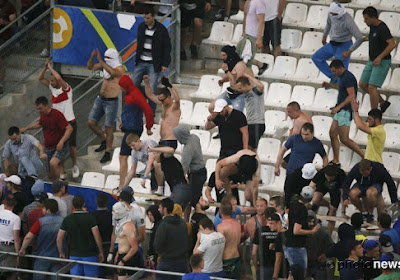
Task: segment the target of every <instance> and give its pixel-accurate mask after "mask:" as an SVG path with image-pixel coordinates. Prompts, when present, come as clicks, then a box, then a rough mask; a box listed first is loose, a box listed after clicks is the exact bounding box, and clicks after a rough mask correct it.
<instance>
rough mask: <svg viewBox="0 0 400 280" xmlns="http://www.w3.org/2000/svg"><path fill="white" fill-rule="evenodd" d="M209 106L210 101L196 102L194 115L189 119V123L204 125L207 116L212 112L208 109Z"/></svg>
mask: <svg viewBox="0 0 400 280" xmlns="http://www.w3.org/2000/svg"><path fill="white" fill-rule="evenodd" d="M209 106H210V103H208V102H197V103H196V104H194V108H193V113H192V117H191V118H190V120H189V121H188V124H190V125H193V126H202V127H204V125H205V123H206V121H207V117H208V116H209V114H210V112H209V111H208V107H209Z"/></svg>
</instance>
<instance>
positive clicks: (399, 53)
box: [392, 44, 400, 64]
mask: <svg viewBox="0 0 400 280" xmlns="http://www.w3.org/2000/svg"><path fill="white" fill-rule="evenodd" d="M392 63H393V64H400V44H397V48H396V53H395V55H394V56H393V57H392Z"/></svg>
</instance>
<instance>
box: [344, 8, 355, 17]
mask: <svg viewBox="0 0 400 280" xmlns="http://www.w3.org/2000/svg"><path fill="white" fill-rule="evenodd" d="M346 12H347V13H348V14H349V15H351V17H352V18H354V10H353V9H351V8H346Z"/></svg>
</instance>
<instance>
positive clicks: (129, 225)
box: [113, 202, 140, 280]
mask: <svg viewBox="0 0 400 280" xmlns="http://www.w3.org/2000/svg"><path fill="white" fill-rule="evenodd" d="M113 219H115V220H116V221H117V225H116V228H115V234H116V235H117V237H118V254H117V255H116V258H115V264H116V265H120V266H130V267H139V266H140V262H139V254H138V250H139V244H138V240H137V238H136V227H135V224H134V223H133V221H132V220H131V219H130V217H129V208H128V207H127V205H125V204H124V203H122V202H117V203H115V204H114V206H113ZM135 272H136V271H134V270H124V269H118V280H125V279H127V278H128V277H129V276H130V275H133V274H135Z"/></svg>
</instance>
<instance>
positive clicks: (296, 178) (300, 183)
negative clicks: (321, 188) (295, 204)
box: [283, 163, 317, 208]
mask: <svg viewBox="0 0 400 280" xmlns="http://www.w3.org/2000/svg"><path fill="white" fill-rule="evenodd" d="M315 174H317V169H315V166H314V164H312V163H306V164H304V165H303V166H302V167H301V168H297V169H296V170H295V171H294V172H293V173H291V174H289V175H287V176H286V180H285V185H284V188H283V189H284V191H285V202H286V208H289V207H290V199H291V197H292V195H294V194H300V192H301V190H302V188H303V187H304V186H308V185H309V184H310V182H311V179H312V178H314V176H315Z"/></svg>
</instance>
